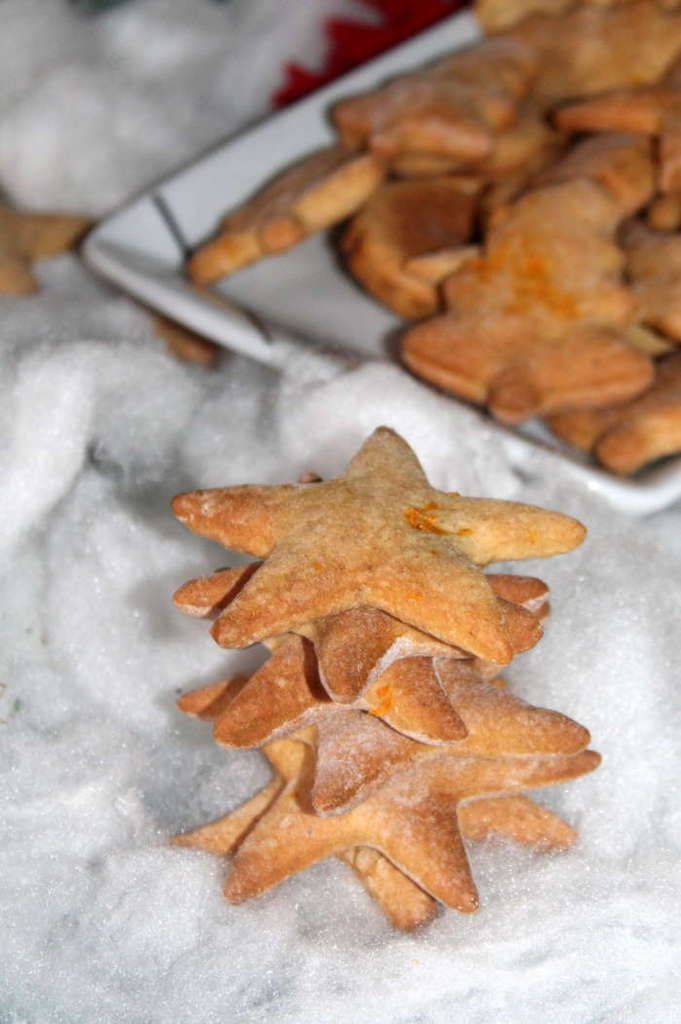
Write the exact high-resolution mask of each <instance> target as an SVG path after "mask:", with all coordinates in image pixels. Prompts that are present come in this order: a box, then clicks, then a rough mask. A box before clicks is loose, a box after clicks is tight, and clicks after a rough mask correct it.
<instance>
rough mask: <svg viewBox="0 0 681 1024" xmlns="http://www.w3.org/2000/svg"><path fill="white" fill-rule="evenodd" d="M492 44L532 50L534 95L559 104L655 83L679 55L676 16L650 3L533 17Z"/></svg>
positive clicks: (679, 18)
mask: <svg viewBox="0 0 681 1024" xmlns="http://www.w3.org/2000/svg"><path fill="white" fill-rule="evenodd" d="M494 38H495V39H499V38H503V39H512V40H515V41H516V42H521V43H523V44H525V45H526V46H529V47H530V48H531V49H532V50H534V52H535V53H536V54H537V59H538V69H539V70H538V74H537V79H536V81H535V84H534V89H533V91H534V93H535V94H536V95H539V96H544V97H546V98H547V99H553V100H564V99H566V98H568V97H578V96H591V95H593V94H595V93H600V92H605V91H606V90H608V89H619V88H623V87H626V86H639V85H643V84H650V83H653V82H656V81H657V80H658V79H659V78H660V77H661V76H662V75H663V74H664V73H665V72H666V70H667V68H668V67H669V66H670V65H671V64H672V62H673V61H674V60H675V58H676V57H677V55H678V54H679V53H681V13H679V12H678V11H670V10H663V9H662V8H661V7H660V5H658V4H656V3H654V2H652V0H632V2H630V3H622V4H616V5H614V6H609V7H605V6H602V5H596V4H589V5H586V6H576V7H573V8H571V9H570V10H567V11H565V13H564V14H562V15H561V16H560V17H552V16H551V15H546V14H534V15H532V16H530V17H528V18H525V19H524V20H523V21H522V22H521V23H520V24H518V25H515V26H513V27H512V28H510V29H508V30H507V31H506V32H505V33H504V34H503V35H500V36H494ZM615 130H617V129H615ZM623 130H625V131H629V130H631V129H623Z"/></svg>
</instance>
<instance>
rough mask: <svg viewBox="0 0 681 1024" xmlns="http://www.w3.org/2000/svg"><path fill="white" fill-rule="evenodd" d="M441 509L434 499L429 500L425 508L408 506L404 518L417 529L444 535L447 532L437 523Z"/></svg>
mask: <svg viewBox="0 0 681 1024" xmlns="http://www.w3.org/2000/svg"><path fill="white" fill-rule="evenodd" d="M438 511H439V509H438V506H437V505H436V504H435V502H434V501H429V502H428V504H427V505H424V506H423V508H413V507H412V508H408V509H407V511H406V512H405V513H404V518H405V519H406V520H407V522H408V523H409V525H410V526H413V528H414V529H415V530H424V531H425V532H426V533H439V534H441V535H442V536H445V535H446V534H447V530H443V529H442V527H441V526H438V523H437V513H438Z"/></svg>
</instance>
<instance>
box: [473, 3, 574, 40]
mask: <svg viewBox="0 0 681 1024" xmlns="http://www.w3.org/2000/svg"><path fill="white" fill-rule="evenodd" d="M573 6H574V0H475V3H474V4H473V10H474V12H475V17H476V19H477V21H478V22H479V24H480V26H481V27H482V28H483V29H484V30H485V32H503V31H504V29H507V28H510V27H511V25H516V24H517V23H518V22H519V21H522V20H523V18H527V17H529V16H530V15H531V14H548V15H552V16H555V15H557V14H564V13H565V12H566V11H567V10H569V8H570V7H573Z"/></svg>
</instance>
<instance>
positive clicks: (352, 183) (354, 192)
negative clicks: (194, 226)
mask: <svg viewBox="0 0 681 1024" xmlns="http://www.w3.org/2000/svg"><path fill="white" fill-rule="evenodd" d="M384 174H385V170H384V167H383V164H382V163H381V161H380V160H379V159H378V158H377V157H376V156H374V155H373V154H371V153H357V152H355V151H353V150H351V149H347V148H345V147H344V146H329V147H327V148H326V149H322V150H319V151H318V152H316V153H312V154H311V155H310V156H308V157H305V158H304V159H303V160H300V161H299V162H298V163H296V164H294V165H293V167H290V168H288V169H287V170H285V171H283V172H282V173H281V174H278V175H277V176H276V177H275V178H274V179H273V180H272V181H270V182H269V183H268V184H266V185H265V186H264V187H263V188H262V189H260V191H259V192H257V193H256V195H255V196H253V197H252V198H251V199H249V200H247V201H246V202H245V203H244V204H243V205H242V206H240V207H238V208H237V209H236V210H233V211H232V212H231V213H229V214H228V215H227V217H225V219H224V220H223V222H222V224H221V226H220V231H219V233H218V236H217V238H215V239H213V240H212V241H210V242H207V243H206V244H205V245H202V246H201V247H200V248H199V249H197V251H196V252H195V253H194V255H193V256H192V257H191V259H190V260H189V263H188V265H187V272H188V274H189V276H190V277H191V278H192V280H193V281H195V282H196V283H197V284H210V283H211V282H212V281H216V280H217V279H218V278H220V277H224V276H226V275H228V274H232V273H234V272H235V271H236V270H239V269H241V267H245V266H248V265H249V264H250V263H254V262H255V261H256V260H259V259H261V258H262V257H263V256H267V255H269V254H271V253H277V252H283V251H285V250H286V249H290V248H291V246H293V245H297V244H298V243H299V242H302V241H303V239H305V238H307V237H308V235H311V234H314V233H315V232H317V231H322V230H323V229H324V228H327V227H330V226H331V225H332V224H336V223H338V222H339V221H341V220H345V218H346V217H349V216H350V214H351V213H354V211H355V210H356V209H357V208H358V207H359V206H361V205H362V203H364V202H365V201H366V199H367V198H368V197H369V196H370V195H371V193H372V192H373V191H374V189H375V188H376V187H377V185H378V184H379V183H380V182H381V180H382V179H383V177H384Z"/></svg>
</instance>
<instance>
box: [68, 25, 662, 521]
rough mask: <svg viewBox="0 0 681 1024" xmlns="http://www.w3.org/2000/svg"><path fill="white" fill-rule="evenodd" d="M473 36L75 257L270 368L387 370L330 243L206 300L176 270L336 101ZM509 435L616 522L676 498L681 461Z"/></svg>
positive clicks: (296, 109)
mask: <svg viewBox="0 0 681 1024" xmlns="http://www.w3.org/2000/svg"><path fill="white" fill-rule="evenodd" d="M478 35H479V30H478V28H477V25H476V23H475V20H474V19H473V17H472V15H470V14H466V13H464V14H458V15H454V16H453V17H452V18H449V19H447V20H446V21H444V22H441V23H440V24H439V25H437V26H436V27H435V28H432V29H430V30H428V31H426V32H423V33H421V34H420V35H419V36H417V37H416V38H415V39H413V40H411V41H410V42H407V43H404V44H403V45H402V46H399V47H397V48H395V49H394V50H391V51H390V52H389V53H388V54H385V55H384V56H382V57H379V58H378V59H376V60H374V61H372V62H371V63H369V64H367V65H365V66H364V67H362V68H360V69H359V70H357V71H353V72H351V73H350V74H348V75H345V76H344V77H343V78H342V79H340V80H338V81H336V82H334V83H333V84H331V85H329V86H327V87H326V88H324V89H321V90H320V91H318V92H316V93H315V94H314V95H313V96H311V97H310V98H309V99H306V100H303V101H301V102H300V103H297V104H295V105H294V106H292V107H290V108H288V109H286V110H284V111H282V112H281V113H278V114H276V115H274V116H272V117H269V118H267V119H266V120H264V121H262V122H260V123H259V124H257V125H255V127H252V128H250V129H249V130H248V131H245V132H243V133H242V134H240V135H237V136H235V137H234V138H231V139H228V140H227V141H226V142H224V143H223V144H222V145H220V146H219V147H218V148H217V149H215V150H214V151H213V152H211V153H208V154H207V155H205V156H203V157H201V158H200V159H199V160H197V161H196V162H195V163H193V164H192V165H191V166H190V167H188V168H186V169H185V170H182V171H179V172H178V173H176V174H174V175H172V176H171V177H170V178H168V179H166V180H165V181H163V182H161V183H160V184H159V185H157V186H156V187H155V188H154V189H152V190H150V191H149V192H147V193H146V194H145V195H143V196H142V197H141V198H139V199H137V200H135V201H134V202H133V203H131V204H130V205H128V206H126V207H124V208H123V209H121V210H119V211H118V212H116V213H114V214H113V215H112V216H110V217H109V218H108V219H107V220H105V221H103V222H102V223H101V224H99V225H98V226H97V227H96V228H95V229H94V231H92V232H91V234H90V235H89V237H88V238H87V240H86V242H85V245H84V247H83V255H84V258H85V260H86V262H87V263H88V264H89V265H90V266H91V267H92V268H93V269H94V270H95V271H96V272H97V273H99V274H101V275H103V276H104V277H106V278H108V279H109V280H111V281H113V282H115V283H116V284H117V285H119V286H120V287H121V288H123V289H124V290H125V291H128V292H130V293H131V294H132V295H134V296H136V297H137V298H138V299H140V300H142V301H143V302H144V303H146V304H147V305H148V306H151V307H153V308H155V309H158V310H159V311H161V312H163V313H165V314H166V315H167V316H169V317H172V318H173V319H175V320H177V321H178V322H180V323H183V324H185V325H186V326H188V327H191V328H193V329H194V330H196V331H198V332H199V333H200V334H203V335H205V336H206V337H209V338H213V339H214V340H215V341H217V342H219V343H220V344H222V345H225V346H226V347H227V348H231V349H234V350H236V351H238V352H242V353H244V354H246V355H249V356H251V357H253V358H254V359H257V360H260V361H262V362H272V361H273V359H274V349H273V342H274V341H275V340H277V339H285V340H287V341H291V340H292V339H294V340H295V341H296V343H297V344H300V345H304V346H305V345H307V346H310V345H320V344H321V345H324V346H331V347H333V348H336V349H341V350H345V351H348V350H349V351H352V352H354V353H355V354H357V353H359V354H360V355H362V356H365V357H369V358H374V359H376V358H383V359H392V358H394V338H395V335H396V333H397V330H398V328H399V327H400V326H401V324H402V323H403V321H400V320H399V319H398V318H397V317H396V316H394V315H393V314H391V313H389V312H388V311H387V310H386V309H384V308H383V307H382V306H380V305H379V304H378V303H377V302H374V301H373V300H372V299H370V298H369V297H368V296H367V295H365V294H364V293H363V292H362V291H360V289H359V288H357V287H356V286H355V285H354V284H353V283H352V281H351V279H350V278H349V277H348V276H347V275H346V274H345V273H343V272H342V271H341V269H340V268H339V266H338V261H337V256H336V254H335V252H334V249H333V248H332V246H331V244H330V241H329V239H328V237H327V236H321V235H320V236H316V237H313V238H310V239H308V241H306V242H305V243H304V244H303V245H300V246H298V247H297V248H295V249H292V250H290V251H289V252H287V253H286V254H285V255H283V256H272V257H269V258H267V259H264V260H262V261H261V262H260V263H257V264H256V265H255V266H253V267H248V268H246V269H245V270H242V271H240V272H239V273H237V274H235V275H234V276H233V277H230V278H228V279H226V280H225V281H223V282H219V283H218V284H217V285H216V286H214V287H213V288H211V289H202V290H199V289H197V288H195V287H194V286H193V285H191V284H190V283H189V281H187V280H186V278H185V277H184V276H183V273H182V268H183V264H184V261H185V258H186V254H187V252H188V251H189V250H190V249H191V248H193V247H194V246H195V245H197V243H199V242H200V241H201V240H202V239H204V238H205V237H206V236H207V235H209V234H210V233H211V232H212V231H213V230H214V229H215V227H216V225H217V224H218V222H219V221H220V220H221V218H222V216H223V215H224V213H225V211H226V210H228V209H229V208H230V207H232V206H235V205H236V204H237V203H239V202H240V201H241V200H243V199H245V198H246V197H247V196H249V195H250V194H251V193H252V192H254V191H255V190H256V189H257V188H258V186H259V185H261V184H262V183H264V182H265V181H266V180H267V179H268V178H270V177H271V176H272V175H273V174H274V173H275V172H276V171H278V170H280V169H281V168H282V167H284V166H286V165H287V164H289V163H292V162H293V161H295V160H296V159H297V158H299V157H301V156H303V155H305V154H306V153H308V152H310V151H311V150H314V149H316V148H318V147H320V146H323V145H325V144H326V143H328V142H330V141H332V140H333V137H334V136H333V132H332V130H331V127H330V123H329V120H328V117H327V112H328V110H329V107H330V106H331V104H332V103H333V102H334V101H335V100H336V99H338V98H340V97H343V96H348V95H351V94H352V93H356V92H361V91H363V90H365V89H368V88H371V87H372V86H374V85H375V84H377V83H378V82H381V81H382V80H384V79H387V78H390V77H391V76H393V75H396V74H398V73H400V72H403V71H405V70H407V69H409V68H413V67H418V66H419V65H421V64H424V63H427V62H428V61H432V60H434V59H436V58H437V57H438V56H440V54H442V53H446V52H447V51H450V50H453V49H456V48H457V47H461V46H465V45H467V44H468V43H470V42H472V41H473V40H475V39H476V38H477V37H478ZM453 400H454V399H453ZM499 429H500V430H501V429H503V428H499ZM504 432H505V433H506V431H504ZM514 433H515V434H516V436H517V438H518V443H519V454H522V449H523V448H524V447H525V446H526V445H528V444H530V445H535V444H540V445H542V447H548V448H549V449H551V450H552V451H553V452H555V453H556V458H560V459H561V461H563V463H565V462H567V463H568V464H569V465H570V466H572V468H573V470H574V472H575V473H576V474H577V475H579V476H580V477H581V478H582V480H583V481H584V482H585V483H586V484H587V485H588V486H589V487H590V488H591V489H593V490H595V491H597V492H599V493H600V494H602V495H603V496H605V497H606V498H608V499H609V500H610V501H611V502H612V504H613V505H615V506H617V507H618V508H620V509H622V510H625V511H628V512H631V513H634V514H645V513H649V512H653V511H656V510H658V509H660V508H664V507H665V506H667V505H669V504H671V503H672V502H674V501H676V500H677V499H679V498H681V458H676V459H670V460H668V461H666V462H664V463H661V464H659V465H658V466H655V467H654V468H652V469H650V470H648V471H644V472H642V473H641V474H639V475H637V476H636V477H635V479H632V480H620V479H617V478H616V477H614V476H613V475H612V474H610V473H608V472H606V471H604V470H602V469H599V468H598V467H596V466H595V465H594V463H593V462H591V461H590V460H589V458H588V457H586V456H582V455H581V454H580V453H576V452H574V451H572V450H571V449H567V448H566V447H565V446H563V445H561V444H560V442H558V441H557V440H556V439H555V438H553V437H552V435H550V434H549V432H548V431H546V430H544V429H543V428H542V427H541V425H540V424H534V423H533V424H529V425H527V426H523V427H522V428H521V429H520V430H517V431H514Z"/></svg>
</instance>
